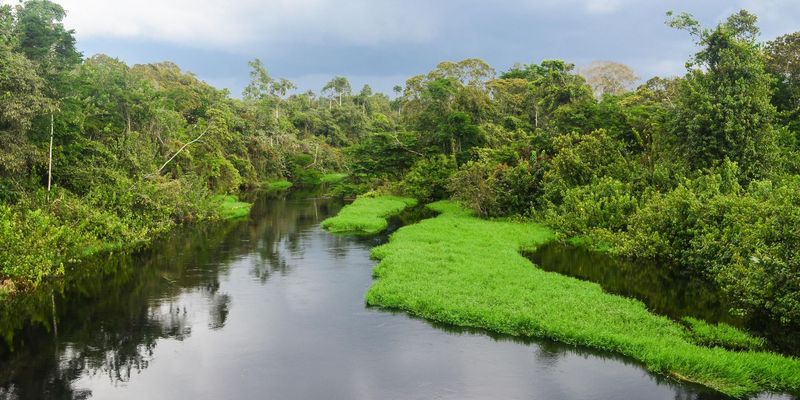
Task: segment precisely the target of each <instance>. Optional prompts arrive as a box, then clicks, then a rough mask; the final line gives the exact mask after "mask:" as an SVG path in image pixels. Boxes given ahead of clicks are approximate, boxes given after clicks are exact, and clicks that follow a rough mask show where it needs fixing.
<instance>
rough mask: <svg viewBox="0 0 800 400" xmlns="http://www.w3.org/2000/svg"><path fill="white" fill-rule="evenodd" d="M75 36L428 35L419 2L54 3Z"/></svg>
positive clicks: (415, 38) (265, 40) (211, 40)
mask: <svg viewBox="0 0 800 400" xmlns="http://www.w3.org/2000/svg"><path fill="white" fill-rule="evenodd" d="M59 3H60V4H62V5H63V6H64V8H65V9H66V10H67V11H68V16H67V20H66V24H67V25H68V26H69V27H71V28H74V29H75V30H76V31H77V34H78V37H79V38H97V37H110V38H133V39H148V40H155V41H160V42H170V43H177V44H183V45H190V46H195V47H204V48H220V47H225V46H234V47H236V46H244V45H248V44H254V43H255V44H270V43H296V42H302V43H326V41H330V40H336V41H339V42H345V43H349V44H355V45H372V44H379V43H386V42H411V43H419V42H426V41H429V40H432V39H433V38H434V37H435V36H436V33H437V31H436V27H437V18H436V13H435V12H434V10H433V9H432V8H431V7H428V6H426V4H427V3H426V2H422V1H419V2H417V1H413V2H402V1H397V0H390V1H381V2H375V1H370V0H355V1H348V2H338V1H335V0H270V1H258V0H231V1H227V2H223V1H214V0H114V1H109V0H60V1H59Z"/></svg>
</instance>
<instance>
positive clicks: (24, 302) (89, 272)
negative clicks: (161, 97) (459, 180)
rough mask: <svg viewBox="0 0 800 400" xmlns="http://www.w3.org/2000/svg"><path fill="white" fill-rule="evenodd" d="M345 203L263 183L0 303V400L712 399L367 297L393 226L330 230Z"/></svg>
mask: <svg viewBox="0 0 800 400" xmlns="http://www.w3.org/2000/svg"><path fill="white" fill-rule="evenodd" d="M340 207H341V204H339V203H337V202H336V201H332V200H327V199H321V198H315V197H313V196H312V195H309V194H304V193H295V194H292V195H289V196H288V197H260V198H258V199H256V201H255V204H254V206H253V210H252V214H251V218H250V219H249V220H246V221H240V222H229V223H219V224H198V225H195V226H190V227H186V228H182V229H179V230H177V231H175V232H174V233H172V234H170V235H168V236H167V237H165V238H161V239H158V240H156V241H155V242H154V243H153V244H152V245H151V246H148V247H147V248H146V249H143V250H140V251H137V252H135V253H133V254H112V255H103V256H99V257H96V258H95V259H93V260H90V261H86V262H83V263H81V264H79V265H77V266H72V267H71V269H73V270H74V271H75V272H73V273H70V274H69V275H68V278H67V279H65V280H64V281H63V282H60V283H58V284H53V285H51V287H45V288H43V289H42V290H38V291H37V292H36V293H32V294H30V295H27V296H19V298H17V299H15V300H14V301H13V302H9V303H7V304H4V305H3V308H2V314H0V329H2V333H3V335H4V336H5V339H6V340H5V345H4V347H3V348H2V351H0V398H4V399H87V398H92V399H149V400H156V399H181V398H186V399H192V400H201V399H214V400H217V399H717V398H724V397H722V396H721V395H719V394H717V393H715V392H712V391H709V390H706V389H704V388H702V387H699V386H695V385H691V384H686V383H682V382H677V381H675V380H672V379H669V378H666V377H663V376H658V375H653V374H650V373H648V372H647V371H646V370H645V369H644V368H642V367H641V366H640V365H639V364H638V363H635V362H633V361H631V360H628V359H626V358H623V357H619V356H615V355H613V354H609V353H604V352H597V351H594V350H589V349H586V348H581V347H574V346H568V345H563V344H558V343H554V342H551V341H544V340H536V341H529V340H520V339H515V338H510V337H504V336H497V335H492V334H489V333H486V332H480V331H467V330H463V329H457V328H454V327H448V326H440V325H436V324H431V323H429V322H426V321H424V320H420V319H415V318H411V317H409V316H407V315H406V314H403V313H395V312H390V311H386V310H381V309H375V308H369V307H367V306H366V305H365V303H364V299H363V296H364V293H365V291H366V290H367V288H368V287H369V285H370V284H371V281H372V277H371V271H372V268H373V267H374V265H375V261H374V260H371V259H370V258H369V250H370V248H371V247H373V246H374V245H376V244H379V243H381V242H382V241H384V240H386V236H385V235H384V236H380V237H374V238H354V237H346V236H335V235H331V234H329V233H327V232H325V231H324V230H322V229H321V228H320V227H319V222H320V221H322V220H323V219H324V218H326V217H328V216H331V215H333V214H335V213H336V211H337V210H338V209H339V208H340Z"/></svg>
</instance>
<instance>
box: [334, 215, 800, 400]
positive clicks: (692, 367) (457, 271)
mask: <svg viewBox="0 0 800 400" xmlns="http://www.w3.org/2000/svg"><path fill="white" fill-rule="evenodd" d="M429 207H431V208H432V209H434V210H435V211H438V212H440V213H441V214H440V215H439V216H438V217H436V218H432V219H428V220H424V221H422V222H420V223H417V224H415V225H411V226H407V227H404V228H401V229H400V230H399V231H397V232H396V233H395V234H393V235H392V237H391V240H390V241H389V243H387V244H385V245H383V246H380V247H376V248H375V249H373V256H374V257H375V258H377V259H379V260H380V263H379V264H378V266H377V267H376V268H375V277H376V278H377V280H376V282H375V284H374V285H373V286H372V287H371V288H370V290H369V291H368V293H367V296H366V297H367V302H368V303H369V304H371V305H377V306H382V307H388V308H393V309H400V310H405V311H407V312H409V313H411V314H414V315H417V316H420V317H424V318H428V319H431V320H435V321H439V322H444V323H449V324H454V325H460V326H468V327H476V328H484V329H489V330H492V331H496V332H501V333H505V334H510V335H516V336H523V337H546V338H551V339H555V340H559V341H562V342H565V343H570V344H576V345H584V346H589V347H593V348H597V349H602V350H608V351H613V352H617V353H621V354H624V355H627V356H629V357H632V358H634V359H636V360H639V361H641V362H642V363H643V364H644V365H646V366H647V368H648V369H650V370H652V371H655V372H661V373H666V374H670V375H672V376H675V377H677V378H680V379H684V380H687V381H692V382H697V383H701V384H703V385H706V386H708V387H711V388H714V389H716V390H719V391H721V392H724V393H726V394H729V395H732V396H746V395H749V394H753V393H757V392H761V391H778V392H784V391H789V392H793V393H796V392H798V391H800V361H798V360H796V359H792V358H788V357H783V356H780V355H777V354H771V353H765V352H734V351H729V350H726V349H724V348H721V347H704V346H700V345H697V344H695V343H694V342H693V340H692V338H691V333H690V332H689V331H688V330H687V329H686V328H684V327H683V326H682V325H681V324H679V323H676V322H673V321H671V320H669V319H668V318H666V317H662V316H658V315H654V314H652V313H650V312H649V311H647V309H646V308H645V306H644V304H643V303H641V302H639V301H637V300H633V299H628V298H624V297H621V296H616V295H611V294H608V293H605V292H604V291H603V290H602V289H601V287H600V286H599V285H597V284H594V283H591V282H585V281H580V280H577V279H574V278H570V277H567V276H563V275H559V274H556V273H551V272H545V271H542V270H539V269H537V268H535V266H534V265H533V264H531V263H530V261H528V260H527V259H526V258H524V257H522V256H521V255H520V254H519V250H521V249H531V248H534V247H536V246H539V245H541V244H543V243H546V242H548V241H550V240H553V239H554V237H555V236H554V233H553V232H552V231H551V230H549V229H548V228H546V227H544V226H542V225H537V224H533V223H513V222H500V221H487V220H482V219H478V218H475V217H472V216H471V215H470V214H469V213H468V212H466V211H464V210H463V209H462V208H461V207H460V206H458V205H456V204H454V203H451V202H437V203H434V204H431V205H429ZM355 208H357V209H368V207H366V205H363V204H362V205H359V206H357V207H355ZM343 211H345V210H343ZM351 212H352V211H351Z"/></svg>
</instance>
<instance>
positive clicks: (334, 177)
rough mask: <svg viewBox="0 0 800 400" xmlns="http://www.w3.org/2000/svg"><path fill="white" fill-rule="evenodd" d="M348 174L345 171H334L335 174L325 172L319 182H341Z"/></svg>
mask: <svg viewBox="0 0 800 400" xmlns="http://www.w3.org/2000/svg"><path fill="white" fill-rule="evenodd" d="M346 177H347V174H344V173H333V174H325V175H322V176H321V177H320V178H319V183H321V184H333V183H339V182H341V181H342V179H344V178H346Z"/></svg>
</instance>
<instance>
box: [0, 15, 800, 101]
mask: <svg viewBox="0 0 800 400" xmlns="http://www.w3.org/2000/svg"><path fill="white" fill-rule="evenodd" d="M0 1H2V0H0ZM61 3H62V4H63V5H64V6H65V8H67V9H68V11H69V16H68V20H67V24H68V25H69V26H71V27H74V28H75V29H76V30H77V31H78V37H79V45H80V46H81V48H82V49H83V50H84V51H85V52H86V53H87V54H93V53H96V52H103V53H107V54H110V55H113V56H118V57H120V58H122V59H124V60H126V61H128V62H132V63H133V62H137V63H140V62H153V61H162V60H166V59H169V60H174V61H176V62H178V63H179V65H181V66H182V67H184V68H186V69H188V70H191V71H194V72H195V73H197V74H198V76H200V77H201V78H203V79H206V80H208V81H210V82H212V83H215V84H221V85H224V86H226V87H228V88H230V89H231V91H232V92H233V93H234V94H238V93H239V92H240V91H241V88H242V87H243V86H244V85H245V84H246V80H247V66H246V61H247V60H248V59H252V58H256V57H259V58H261V59H262V60H264V62H265V64H266V65H267V67H268V69H269V70H270V72H271V73H272V74H273V75H275V76H280V77H287V78H290V79H295V80H297V81H298V83H299V86H300V88H301V90H307V89H312V90H318V89H319V87H318V86H319V82H323V81H325V80H326V79H327V77H332V76H333V75H344V76H348V77H350V78H351V79H353V80H354V86H360V84H361V83H362V81H364V80H367V79H372V81H371V82H374V84H373V87H375V88H376V89H378V90H381V91H385V92H390V91H391V87H392V86H393V85H394V84H399V83H402V82H403V81H404V80H405V79H404V78H405V77H409V76H412V75H415V74H419V73H424V72H426V71H428V70H430V69H432V68H433V67H434V66H435V65H436V64H437V63H438V62H439V61H442V60H457V59H463V58H468V57H479V58H482V59H484V60H486V61H487V62H489V63H490V64H492V65H493V66H494V67H495V68H496V69H498V70H501V71H502V70H503V69H506V68H508V67H509V66H510V65H512V64H513V63H515V62H525V63H529V62H539V61H541V60H542V59H547V58H561V59H565V60H568V61H571V62H574V63H576V64H579V65H585V64H588V63H590V62H591V61H593V60H614V61H618V62H622V63H626V64H628V65H630V66H631V67H633V68H634V69H635V70H636V72H637V73H638V74H639V75H640V76H641V77H642V78H643V79H646V78H649V77H651V76H654V75H676V74H681V73H682V72H683V65H684V62H685V61H686V59H687V58H688V57H689V56H690V55H691V54H692V53H693V52H694V51H695V48H694V45H693V43H692V41H691V39H690V38H689V37H688V35H687V34H686V33H685V32H680V31H676V30H673V29H670V28H669V27H667V26H665V24H664V19H665V12H666V11H667V10H675V11H687V12H690V13H692V14H694V15H695V16H696V17H697V18H698V19H700V20H701V22H702V23H703V24H705V25H713V24H715V23H717V22H719V21H720V20H722V19H724V18H725V17H726V16H727V15H729V14H730V13H732V12H734V11H736V10H738V9H740V8H747V9H749V10H751V11H753V12H755V13H756V14H757V15H759V16H760V21H761V27H762V30H763V32H764V35H763V38H764V39H771V38H774V37H775V36H778V35H780V34H783V33H788V32H791V31H793V30H796V29H797V21H798V20H800V2H798V1H796V0H736V1H730V0H708V1H703V2H698V1H690V0H666V1H659V2H654V1H650V0H539V1H530V0H495V1H491V2H489V1H479V0H461V1H456V0H442V1H436V2H431V1H423V0H406V1H398V0H384V1H373V0H349V1H335V0H271V1H257V0H233V1H228V2H224V3H223V2H218V1H210V0H170V1H167V0H160V1H159V0H137V1H134V0H116V1H107V0H62V1H61Z"/></svg>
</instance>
